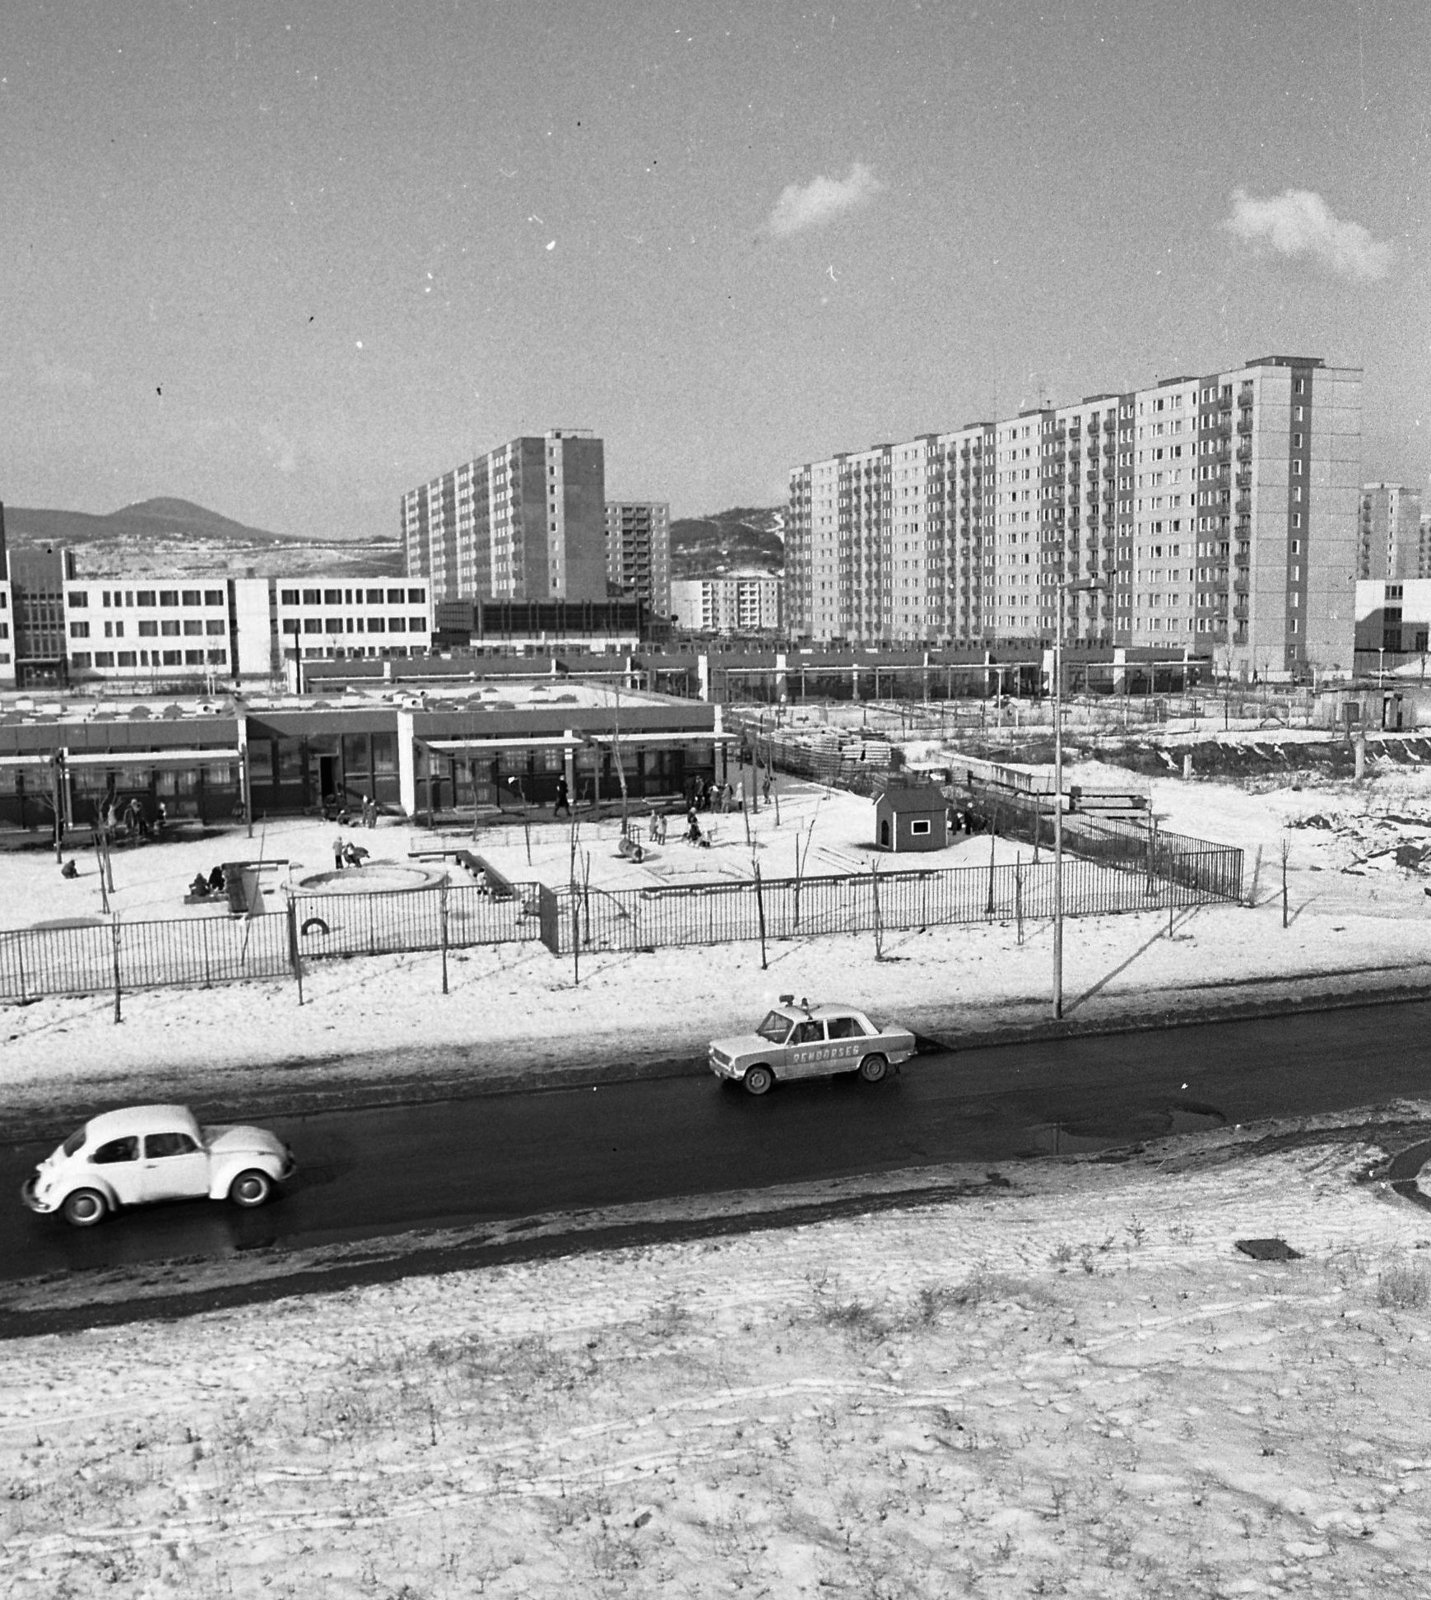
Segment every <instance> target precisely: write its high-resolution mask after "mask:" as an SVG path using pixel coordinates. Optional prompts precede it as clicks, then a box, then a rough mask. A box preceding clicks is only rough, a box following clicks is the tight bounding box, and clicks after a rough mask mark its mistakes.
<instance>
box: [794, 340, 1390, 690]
mask: <svg viewBox="0 0 1431 1600" xmlns="http://www.w3.org/2000/svg"><path fill="white" fill-rule="evenodd" d="M1360 459H1361V373H1360V371H1359V370H1358V369H1354V368H1329V367H1327V366H1325V365H1324V364H1323V362H1322V361H1321V360H1319V359H1316V358H1312V357H1305V358H1304V357H1299V356H1265V357H1261V358H1259V359H1257V360H1253V361H1249V362H1247V363H1246V365H1244V366H1242V367H1240V368H1237V369H1235V370H1233V371H1230V372H1221V373H1212V374H1208V375H1205V376H1200V377H1192V376H1190V377H1179V378H1168V379H1165V380H1163V381H1162V382H1160V383H1158V384H1156V385H1154V386H1152V387H1150V388H1146V389H1135V390H1130V391H1128V392H1127V393H1122V394H1100V395H1091V396H1088V397H1086V398H1085V399H1083V400H1081V401H1079V402H1078V403H1077V404H1076V405H1068V406H1062V407H1052V408H1048V409H1040V410H1035V411H1027V412H1023V413H1021V414H1020V415H1019V416H1017V417H1010V418H1006V419H1003V420H998V421H992V422H978V423H967V424H965V425H963V426H962V427H959V428H956V429H953V430H952V431H950V432H947V433H931V434H923V435H921V436H920V437H919V438H917V439H911V440H907V441H905V442H903V443H899V444H880V445H874V446H871V447H870V448H869V449H868V450H864V451H859V452H853V453H850V454H845V455H839V456H834V457H832V458H830V459H828V460H825V461H818V462H813V463H810V464H808V465H805V466H802V467H797V468H796V469H794V471H792V473H791V475H790V502H789V509H788V516H787V523H786V536H785V562H786V580H785V614H786V623H787V627H788V628H789V630H790V631H791V632H792V633H795V634H797V635H802V636H806V637H809V638H811V639H815V640H832V639H845V640H848V641H850V642H851V643H858V644H872V643H879V642H890V643H895V642H900V643H914V642H920V641H929V642H937V643H970V644H979V643H983V644H990V645H992V644H994V643H1007V642H1016V641H1028V640H1034V639H1044V640H1046V639H1049V638H1051V637H1052V636H1053V634H1054V632H1055V629H1056V626H1057V617H1058V610H1057V607H1058V604H1059V597H1060V595H1062V596H1063V603H1064V606H1065V611H1064V619H1065V628H1066V636H1067V637H1068V638H1069V639H1070V640H1086V641H1089V642H1097V643H1104V644H1113V645H1141V646H1152V647H1165V648H1167V649H1169V650H1175V651H1178V652H1181V651H1183V650H1184V649H1191V650H1193V651H1195V652H1197V653H1199V654H1206V655H1211V656H1213V657H1214V658H1215V659H1216V660H1217V661H1218V662H1219V664H1225V665H1227V666H1229V667H1230V668H1231V669H1232V670H1234V671H1246V672H1249V673H1250V672H1252V671H1257V670H1261V671H1264V672H1266V671H1276V672H1281V671H1297V670H1300V669H1302V668H1305V667H1308V666H1316V667H1334V666H1340V667H1346V668H1350V666H1351V662H1352V641H1353V632H1354V616H1353V611H1354V594H1353V588H1352V584H1353V581H1354V579H1355V574H1356V570H1357V548H1358V537H1359V530H1358V512H1359V505H1360V482H1359V480H1360ZM1075 585H1088V586H1090V587H1089V588H1087V589H1086V590H1085V589H1078V588H1075V587H1074V586H1075Z"/></svg>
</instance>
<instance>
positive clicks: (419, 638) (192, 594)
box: [12, 558, 432, 690]
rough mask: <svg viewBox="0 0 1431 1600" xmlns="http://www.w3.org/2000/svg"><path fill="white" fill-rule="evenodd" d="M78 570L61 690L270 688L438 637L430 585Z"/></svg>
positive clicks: (64, 614)
mask: <svg viewBox="0 0 1431 1600" xmlns="http://www.w3.org/2000/svg"><path fill="white" fill-rule="evenodd" d="M12 559H13V558H12ZM70 571H71V575H70V576H67V577H66V578H64V579H63V581H62V583H61V586H60V589H59V591H58V595H57V600H58V604H59V606H60V615H61V619H62V620H61V627H62V638H63V650H64V652H65V653H64V655H63V657H62V663H61V672H62V675H61V677H60V679H59V681H61V682H68V683H71V684H75V685H83V684H85V683H91V682H106V681H107V682H114V683H120V684H126V685H129V686H132V687H134V688H136V689H139V690H143V689H145V688H148V687H150V686H158V685H165V686H171V685H181V684H184V683H193V684H198V685H200V686H203V685H208V686H209V687H210V689H211V690H212V687H213V685H214V684H215V682H217V681H228V680H231V679H249V678H269V677H272V676H274V675H275V674H278V673H280V672H283V671H284V670H285V669H292V668H293V667H294V666H296V665H298V664H301V663H302V662H305V661H316V660H331V659H334V658H340V659H357V658H362V657H391V656H397V655H401V656H406V655H410V654H413V653H416V652H423V651H426V650H427V649H428V647H429V645H430V643H431V639H432V607H431V601H430V594H429V590H428V586H427V585H426V584H425V583H412V582H410V581H409V580H408V579H406V578H398V579H393V578H386V579H381V578H365V579H354V578H352V577H351V576H344V577H342V578H321V577H319V578H305V579H302V580H297V579H289V578H228V577H219V578H211V579H203V578H195V577H193V576H184V577H173V578H162V577H160V578H154V577H145V578H143V579H139V580H134V581H132V582H130V581H126V580H125V579H123V578H99V579H86V578H78V577H75V576H73V569H72V566H71V569H70ZM23 681H24V680H22V682H23ZM31 681H35V680H33V679H32V680H31Z"/></svg>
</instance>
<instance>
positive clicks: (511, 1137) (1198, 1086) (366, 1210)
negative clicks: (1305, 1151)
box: [0, 1002, 1431, 1279]
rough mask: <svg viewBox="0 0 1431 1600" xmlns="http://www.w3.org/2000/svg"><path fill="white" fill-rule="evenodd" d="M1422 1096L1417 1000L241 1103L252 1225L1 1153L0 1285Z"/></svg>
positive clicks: (217, 1209)
mask: <svg viewBox="0 0 1431 1600" xmlns="http://www.w3.org/2000/svg"><path fill="white" fill-rule="evenodd" d="M1428 1086H1431V1004H1428V1003H1425V1002H1421V1003H1417V1004H1412V1005H1400V1006H1375V1007H1367V1008H1365V1009H1357V1010H1342V1011H1328V1012H1308V1013H1305V1014H1301V1015H1296V1016H1292V1017H1277V1018H1270V1019H1267V1020H1262V1021H1251V1022H1247V1021H1243V1022H1229V1023H1215V1024H1207V1025H1202V1026H1198V1027H1190V1028H1178V1029H1170V1030H1167V1031H1163V1032H1156V1033H1135V1034H1123V1035H1117V1036H1112V1037H1105V1038H1087V1037H1083V1038H1077V1039H1064V1040H1054V1041H1046V1042H1039V1043H1032V1044H1022V1045H1008V1046H1001V1047H994V1048H983V1049H978V1050H969V1051H963V1052H959V1053H938V1054H927V1055H921V1056H919V1057H917V1058H916V1059H915V1060H914V1061H912V1062H910V1063H908V1064H907V1065H906V1066H905V1067H904V1069H903V1071H902V1072H901V1073H900V1074H899V1075H898V1076H894V1077H891V1078H890V1079H889V1080H887V1081H886V1082H885V1083H882V1084H878V1085H874V1086H870V1085H865V1084H861V1083H859V1082H857V1081H855V1080H854V1079H853V1078H840V1079H835V1080H824V1081H820V1080H817V1081H814V1082H807V1083H799V1084H789V1085H784V1086H781V1087H778V1088H777V1089H776V1090H775V1091H774V1092H773V1093H771V1094H769V1095H767V1096H766V1097H765V1098H763V1099H758V1100H757V1099H753V1098H752V1097H750V1096H748V1095H746V1094H744V1093H743V1092H742V1091H741V1090H739V1089H735V1088H730V1087H727V1086H723V1085H721V1084H720V1083H718V1082H717V1081H716V1080H715V1079H714V1078H712V1077H708V1076H700V1077H689V1078H670V1079H662V1080H657V1081H654V1082H652V1081H648V1082H640V1083H623V1084H604V1085H602V1086H601V1087H599V1088H596V1089H591V1088H586V1089H562V1090H553V1091H548V1092H540V1093H525V1094H505V1095H496V1096H485V1097H481V1098H474V1099H470V1100H458V1101H443V1102H438V1103H433V1104H422V1105H412V1106H389V1107H383V1108H380V1109H375V1110H365V1111H347V1112H328V1113H322V1114H316V1115H313V1116H307V1117H296V1118H273V1119H269V1118H266V1117H264V1116H263V1114H262V1108H261V1107H259V1106H255V1107H253V1108H251V1113H250V1115H251V1120H253V1121H257V1122H261V1123H265V1124H266V1125H268V1126H271V1127H273V1128H274V1129H275V1130H276V1131H277V1132H278V1133H279V1134H280V1135H281V1136H282V1137H283V1138H285V1139H287V1140H288V1141H289V1142H290V1143H291V1144H292V1146H293V1148H294V1150H295V1152H296V1153H297V1156H298V1160H299V1164H300V1169H301V1170H300V1173H299V1176H298V1177H297V1178H296V1179H295V1181H294V1182H293V1184H292V1185H291V1187H290V1189H289V1191H288V1192H287V1193H286V1194H285V1195H284V1196H283V1197H282V1199H280V1200H279V1201H278V1202H277V1203H276V1204H274V1205H271V1206H268V1207H265V1208H264V1209H263V1210H261V1211H257V1212H241V1211H238V1210H237V1209H235V1208H233V1207H231V1206H227V1205H220V1204H215V1203H213V1202H208V1201H204V1202H184V1203H180V1204H173V1205H168V1206H154V1207H149V1208H146V1209H144V1210H140V1211H135V1212H131V1213H128V1214H126V1215H123V1216H120V1217H117V1218H111V1219H110V1220H108V1221H107V1222H105V1223H104V1224H103V1225H101V1226H100V1227H98V1228H95V1229H91V1230H78V1229H72V1228H69V1227H67V1226H66V1225H65V1224H64V1223H62V1222H61V1221H59V1220H58V1219H57V1218H53V1217H36V1216H33V1215H31V1214H30V1213H29V1212H28V1211H27V1210H25V1208H24V1207H23V1206H22V1205H21V1203H20V1201H19V1196H18V1191H19V1187H20V1184H21V1182H22V1181H23V1179H24V1178H25V1177H26V1176H27V1175H28V1173H29V1171H30V1170H31V1168H32V1167H33V1166H34V1164H35V1162H36V1161H37V1160H39V1159H40V1158H41V1157H42V1156H43V1155H45V1154H47V1153H48V1150H49V1149H50V1148H52V1145H49V1144H40V1145H35V1144H25V1145H9V1146H5V1147H0V1195H4V1196H6V1197H9V1198H8V1203H4V1204H0V1278H5V1279H17V1278H29V1277H34V1276H37V1275H39V1274H42V1273H51V1272H57V1273H65V1272H72V1271H82V1270H86V1269H95V1268H100V1267H114V1266H119V1265H125V1264H134V1263H140V1262H145V1261H157V1260H165V1259H173V1258H176V1257H188V1256H226V1255H232V1254H233V1253H235V1252H238V1251H243V1250H248V1249H254V1248H260V1247H263V1248H269V1247H277V1248H278V1249H281V1250H282V1249H296V1248H300V1247H306V1246H313V1245H319V1244H323V1243H325V1242H332V1241H337V1240H344V1239H354V1238H363V1237H373V1236H381V1235H383V1234H387V1233H393V1232H399V1231H405V1230H408V1229H414V1228H421V1227H423V1226H425V1225H428V1226H444V1227H450V1226H454V1225H458V1224H462V1223H472V1222H484V1221H494V1220H498V1219H508V1218H514V1217H524V1216H530V1215H533V1214H535V1213H540V1212H549V1211H559V1210H566V1209H569V1208H582V1207H588V1206H598V1205H602V1206H605V1205H615V1204H620V1203H623V1202H631V1201H642V1200H646V1201H649V1200H659V1199H662V1198H669V1197H677V1196H689V1195H693V1194H699V1193H710V1192H717V1191H721V1190H726V1189H746V1188H760V1187H763V1186H766V1185H771V1184H777V1183H789V1182H796V1181H800V1180H809V1179H816V1178H833V1177H841V1176H848V1175H853V1174H860V1173H874V1172H885V1171H891V1170H896V1169H899V1168H903V1167H910V1166H922V1165H926V1164H931V1163H936V1162H942V1161H974V1162H980V1163H990V1164H992V1163H996V1162H1000V1161H1007V1160H1010V1159H1012V1158H1013V1157H1015V1156H1021V1155H1030V1154H1038V1153H1048V1154H1052V1153H1055V1152H1059V1151H1062V1152H1072V1151H1084V1150H1092V1149H1099V1148H1106V1147H1108V1146H1112V1145H1117V1144H1126V1143H1130V1142H1133V1141H1135V1140H1138V1139H1146V1138H1151V1137H1156V1136H1157V1135H1159V1134H1162V1133H1167V1132H1171V1131H1188V1130H1192V1129H1195V1128H1197V1127H1205V1126H1210V1125H1214V1124H1216V1123H1218V1122H1220V1121H1222V1120H1226V1121H1227V1122H1232V1123H1239V1122H1242V1123H1245V1122H1252V1121H1255V1120H1258V1119H1260V1118H1263V1117H1269V1116H1277V1115H1305V1114H1310V1113H1314V1112H1325V1111H1336V1110H1343V1109H1350V1108H1352V1107H1360V1106H1371V1105H1377V1104H1382V1103H1385V1102H1387V1101H1390V1100H1392V1099H1395V1098H1397V1097H1399V1096H1403V1095H1412V1096H1418V1097H1419V1096H1421V1095H1424V1094H1426V1093H1427V1091H1428ZM96 1109H101V1108H96ZM67 1131H68V1130H65V1129H57V1130H56V1141H55V1142H57V1141H58V1138H59V1137H61V1136H62V1135H63V1133H65V1132H67Z"/></svg>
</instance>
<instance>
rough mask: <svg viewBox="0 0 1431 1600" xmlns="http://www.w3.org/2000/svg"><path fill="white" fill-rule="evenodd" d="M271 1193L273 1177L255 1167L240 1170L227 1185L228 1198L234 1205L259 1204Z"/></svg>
mask: <svg viewBox="0 0 1431 1600" xmlns="http://www.w3.org/2000/svg"><path fill="white" fill-rule="evenodd" d="M272 1194H273V1179H272V1178H270V1177H269V1175H268V1174H267V1173H266V1172H259V1171H258V1170H257V1169H256V1168H255V1169H253V1170H251V1171H249V1172H241V1173H239V1175H238V1177H236V1178H235V1179H234V1181H233V1182H232V1183H231V1184H230V1185H229V1199H230V1200H232V1201H233V1203H234V1204H235V1205H236V1206H249V1207H251V1206H261V1205H262V1204H263V1203H264V1202H265V1201H266V1200H268V1199H269V1198H270V1197H271V1196H272Z"/></svg>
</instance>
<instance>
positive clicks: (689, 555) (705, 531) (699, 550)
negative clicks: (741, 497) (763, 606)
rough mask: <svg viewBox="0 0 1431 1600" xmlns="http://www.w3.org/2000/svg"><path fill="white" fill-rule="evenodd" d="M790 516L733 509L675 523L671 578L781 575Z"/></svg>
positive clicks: (768, 509)
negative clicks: (734, 573)
mask: <svg viewBox="0 0 1431 1600" xmlns="http://www.w3.org/2000/svg"><path fill="white" fill-rule="evenodd" d="M784 527H785V513H784V511H783V510H782V509H780V508H779V507H774V506H734V507H732V509H731V510H729V511H717V512H713V513H712V514H711V515H710V516H708V517H677V518H676V520H675V521H674V522H673V523H672V524H671V576H672V577H673V578H714V577H719V576H720V575H721V574H722V573H724V572H737V571H743V572H750V571H754V572H780V571H782V570H783V569H784V566H785V542H784V538H783V536H782V535H783V530H784Z"/></svg>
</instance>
